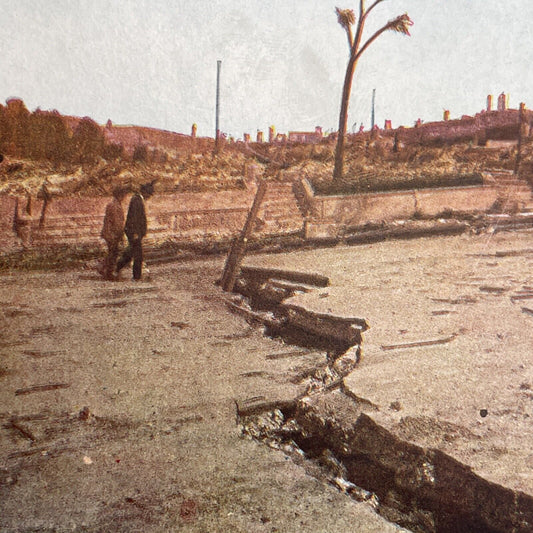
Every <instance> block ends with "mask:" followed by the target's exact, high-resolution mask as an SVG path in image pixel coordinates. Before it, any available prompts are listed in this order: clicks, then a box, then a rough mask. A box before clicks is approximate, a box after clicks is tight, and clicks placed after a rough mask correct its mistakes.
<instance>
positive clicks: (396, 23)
mask: <svg viewBox="0 0 533 533" xmlns="http://www.w3.org/2000/svg"><path fill="white" fill-rule="evenodd" d="M413 24H414V22H413V21H412V20H411V19H410V18H409V15H408V14H407V13H404V14H403V15H400V16H398V17H396V18H395V19H392V20H389V22H388V23H387V29H388V30H392V31H397V32H398V33H403V34H404V35H411V34H410V33H409V26H412V25H413Z"/></svg>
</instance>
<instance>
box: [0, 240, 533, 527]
mask: <svg viewBox="0 0 533 533" xmlns="http://www.w3.org/2000/svg"><path fill="white" fill-rule="evenodd" d="M530 243H531V232H530V231H516V232H502V233H495V234H483V235H477V236H476V235H460V236H455V237H434V238H425V239H419V240H412V241H390V242H383V243H376V244H369V245H362V246H351V247H346V246H338V247H335V248H331V249H316V250H312V251H309V250H308V251H301V252H292V253H287V254H283V255H279V254H276V255H270V256H269V255H264V256H250V257H248V258H247V260H246V264H247V265H257V266H271V267H276V268H284V269H293V270H294V269H299V270H302V271H307V272H316V273H321V274H326V275H328V276H329V277H330V281H331V285H330V287H327V288H325V289H320V291H319V295H318V297H317V294H310V295H305V296H301V297H297V298H296V299H297V300H298V299H300V298H303V299H304V300H303V301H301V302H300V303H301V304H303V305H305V306H308V307H309V308H317V309H321V310H324V311H329V312H334V313H335V312H337V313H341V312H342V313H345V314H352V315H357V316H361V317H364V318H365V319H367V320H368V322H369V324H370V329H369V330H368V331H367V332H365V333H364V339H363V358H362V361H361V362H360V364H359V366H358V367H357V368H356V369H355V370H354V371H353V372H352V373H351V374H350V375H349V376H348V377H346V378H345V385H346V387H347V389H348V390H349V391H351V393H353V395H355V396H356V397H359V398H362V399H364V400H365V401H367V402H368V404H369V405H373V406H374V407H373V408H372V409H371V410H370V412H369V413H368V414H369V416H370V417H371V418H372V419H373V420H375V421H376V422H377V423H378V424H380V425H381V426H383V427H384V428H388V429H390V430H391V431H393V433H394V434H396V435H397V436H399V437H400V438H401V439H402V440H404V441H406V442H413V443H417V444H419V445H421V446H425V447H431V448H437V449H441V450H442V451H444V452H445V453H446V454H449V455H450V456H452V457H455V458H456V459H458V460H459V461H460V462H463V463H464V464H466V465H470V466H472V467H473V469H474V471H475V472H476V473H478V474H480V475H481V476H482V477H484V478H486V479H488V480H490V481H493V482H496V483H498V484H502V485H503V486H505V487H509V488H511V489H517V490H519V491H523V492H524V493H526V494H530V495H531V493H532V479H533V470H532V464H531V454H530V446H529V443H530V442H531V423H530V420H531V418H530V417H531V415H532V414H533V413H532V412H531V409H532V407H531V397H530V396H531V386H532V385H533V376H532V375H531V369H530V366H529V365H528V354H529V351H530V336H529V334H528V331H529V326H530V324H529V322H530V320H532V318H531V314H530V313H529V312H528V311H527V309H529V308H530V307H532V306H531V305H529V303H528V302H530V301H531V300H528V297H529V296H531V292H529V291H530V289H531V286H532V285H533V280H532V278H531V266H532V260H533V259H532V257H533V255H532V254H533V252H532V251H531V246H530ZM221 271H222V262H221V261H220V260H208V261H203V262H195V263H190V264H181V265H180V264H176V265H172V266H154V267H152V268H151V279H150V280H149V281H146V282H142V283H136V284H134V283H132V282H129V281H126V275H124V279H123V280H121V281H119V282H116V283H105V282H101V281H99V280H97V279H96V278H95V277H94V275H93V274H92V272H90V271H86V272H76V271H74V272H72V271H71V272H49V273H27V274H24V273H17V274H3V275H2V277H1V278H0V282H1V288H0V290H1V291H2V299H3V301H5V302H6V304H5V305H4V307H3V309H2V326H3V327H2V331H3V336H2V352H3V358H2V369H1V377H0V379H1V380H2V393H1V395H2V398H1V400H2V402H1V403H2V432H1V438H2V440H1V447H2V456H3V457H4V459H3V464H2V467H1V468H2V470H1V474H2V479H1V484H0V490H1V491H2V501H3V509H4V512H3V513H2V518H1V520H2V523H1V526H2V527H3V528H5V529H6V530H8V531H9V530H10V529H9V528H11V529H13V530H27V529H31V528H37V529H38V528H40V529H42V530H46V528H54V527H55V528H59V530H66V529H69V528H71V527H77V528H78V529H79V530H82V531H83V530H86V531H100V530H102V531H106V530H111V529H112V530H117V531H131V530H143V531H165V530H169V529H170V530H182V529H183V530H187V531H221V530H233V531H309V532H313V531H325V532H326V531H352V530H353V528H354V525H355V524H357V530H358V531H387V530H388V529H387V528H389V529H390V530H394V528H395V527H396V526H392V525H391V526H388V525H386V523H385V522H383V521H382V519H381V518H380V517H379V516H377V515H376V514H375V513H374V512H373V511H372V510H371V507H370V506H369V505H367V504H360V503H356V502H354V501H353V500H351V499H350V498H349V497H348V496H347V495H344V494H341V493H339V492H338V490H337V489H334V488H333V487H331V486H330V485H328V484H326V483H325V481H324V480H320V476H319V478H318V480H316V479H315V478H313V477H310V476H309V475H307V473H306V472H310V473H313V471H312V467H311V466H309V464H308V462H307V461H296V463H299V464H295V462H294V457H293V456H291V455H290V454H286V453H284V452H283V451H276V450H271V449H269V448H267V447H264V446H263V445H261V444H259V443H256V442H253V441H249V440H247V439H243V438H242V437H241V436H240V427H239V424H238V419H237V418H236V416H237V411H236V408H237V407H236V406H239V405H246V403H247V402H254V401H256V402H257V401H260V402H269V401H273V402H284V401H288V400H291V399H293V398H295V397H296V396H301V395H302V394H305V390H306V379H305V378H302V376H305V375H309V373H310V372H312V369H313V368H320V367H323V366H324V365H325V363H326V353H325V352H321V351H319V350H312V349H306V350H302V349H298V348H295V346H291V345H288V344H283V343H282V341H280V340H273V339H269V338H267V337H265V336H264V335H263V333H262V329H261V328H259V327H252V326H250V325H249V324H247V323H246V322H245V321H244V320H243V318H242V317H240V316H238V315H235V314H232V313H230V312H229V311H228V309H227V308H226V306H225V304H224V295H223V293H222V292H221V291H220V289H219V288H217V287H216V286H215V283H214V282H215V281H216V280H217V279H218V278H219V276H220V273H221ZM15 288H16V290H15ZM439 340H440V341H442V342H433V343H431V342H430V343H429V344H430V345H426V346H424V345H422V346H416V343H417V342H420V341H439ZM411 344H415V346H411ZM306 369H307V370H306ZM306 372H307V374H306ZM319 396H320V394H319ZM343 401H345V402H346V406H347V407H349V405H350V403H351V401H352V400H350V399H349V397H348V396H346V397H345V400H343ZM482 410H486V413H484V414H483V415H482V414H480V413H481V412H482ZM348 414H349V410H348ZM338 416H339V418H342V416H343V413H342V409H339V415H338ZM345 416H346V414H345ZM306 465H307V466H306ZM310 469H311V470H310ZM191 502H192V503H191ZM180 513H181V514H180Z"/></svg>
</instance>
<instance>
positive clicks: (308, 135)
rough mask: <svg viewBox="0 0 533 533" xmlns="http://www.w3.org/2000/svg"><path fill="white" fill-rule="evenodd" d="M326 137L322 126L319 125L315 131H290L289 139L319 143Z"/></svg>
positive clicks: (291, 140)
mask: <svg viewBox="0 0 533 533" xmlns="http://www.w3.org/2000/svg"><path fill="white" fill-rule="evenodd" d="M323 137H324V134H323V133H322V127H321V126H317V127H316V128H315V131H289V141H290V142H298V143H317V142H320V141H321V140H322V139H323Z"/></svg>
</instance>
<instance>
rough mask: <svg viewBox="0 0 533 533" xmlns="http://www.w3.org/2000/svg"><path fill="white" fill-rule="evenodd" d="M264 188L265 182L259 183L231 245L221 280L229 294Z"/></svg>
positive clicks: (263, 194)
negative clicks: (239, 231) (241, 227)
mask: <svg viewBox="0 0 533 533" xmlns="http://www.w3.org/2000/svg"><path fill="white" fill-rule="evenodd" d="M266 187H267V186H266V182H264V181H261V182H260V183H259V187H258V188H257V192H256V193H255V198H254V202H253V204H252V207H251V209H250V212H249V213H248V217H247V219H246V222H245V224H244V227H243V229H242V231H241V233H240V235H239V236H238V237H236V238H235V239H234V240H233V242H232V244H231V248H230V251H229V253H228V257H227V259H226V264H225V266H224V272H223V274H222V279H221V286H222V290H224V291H226V292H231V291H232V290H233V287H234V285H235V281H236V279H237V276H238V275H239V269H240V268H241V263H242V260H243V258H244V254H245V252H246V243H247V242H248V239H249V238H250V235H251V234H252V230H253V228H254V223H255V219H256V217H257V213H258V212H259V208H260V207H261V202H262V201H263V197H264V196H265V192H266Z"/></svg>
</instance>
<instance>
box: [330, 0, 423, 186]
mask: <svg viewBox="0 0 533 533" xmlns="http://www.w3.org/2000/svg"><path fill="white" fill-rule="evenodd" d="M381 2H383V0H374V2H373V3H372V4H371V5H370V7H368V8H366V7H365V0H359V19H358V21H357V26H356V29H355V35H354V33H353V31H352V27H353V25H354V24H355V20H356V19H355V13H354V11H353V10H352V9H339V8H338V7H337V8H336V12H337V20H338V22H339V24H340V25H341V26H342V27H343V28H344V30H345V31H346V36H347V37H348V46H349V47H350V58H349V59H348V65H347V67H346V74H345V76H344V86H343V89H342V100H341V110H340V114H339V133H338V136H337V146H336V148H335V168H334V170H333V180H334V181H335V180H340V179H341V178H342V175H343V166H344V137H345V136H346V127H347V122H348V103H349V101H350V94H351V91H352V80H353V75H354V72H355V67H356V66H357V62H358V61H359V58H360V57H361V55H362V54H363V52H364V51H365V50H366V49H367V48H368V47H369V46H370V45H371V44H372V43H373V42H374V41H375V40H376V39H377V38H378V37H379V36H380V35H381V34H382V33H383V32H385V31H388V30H392V31H396V32H399V33H403V34H405V35H410V34H409V26H412V25H413V21H412V20H411V19H410V18H409V16H408V15H407V13H405V14H403V15H400V16H398V17H396V18H395V19H392V20H389V22H387V24H385V25H384V26H382V27H381V28H380V29H379V30H377V31H376V32H375V33H374V34H373V35H371V36H370V37H369V38H368V40H367V41H366V42H365V43H364V44H361V40H362V37H363V29H364V27H365V22H366V19H367V17H368V15H369V14H370V12H371V11H372V10H373V9H374V8H375V7H376V6H377V5H378V4H380V3H381Z"/></svg>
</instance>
